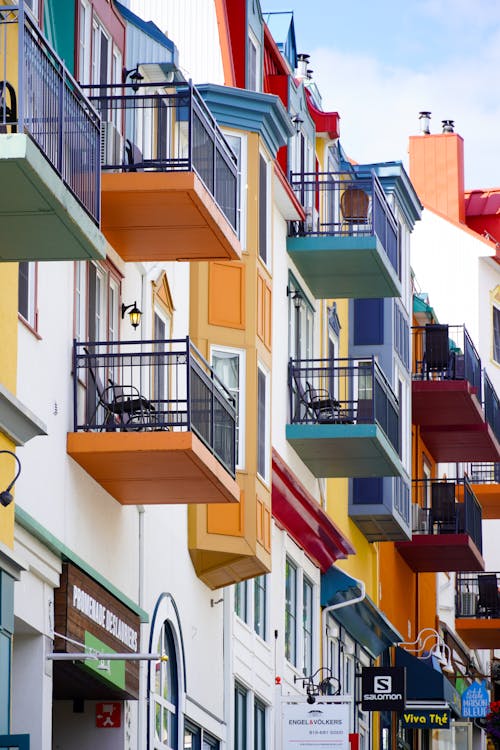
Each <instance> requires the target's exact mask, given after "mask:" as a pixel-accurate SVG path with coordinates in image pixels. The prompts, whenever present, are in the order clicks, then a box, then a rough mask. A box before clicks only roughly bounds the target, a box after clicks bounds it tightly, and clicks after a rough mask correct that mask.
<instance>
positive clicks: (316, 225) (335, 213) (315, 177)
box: [289, 172, 400, 274]
mask: <svg viewBox="0 0 500 750" xmlns="http://www.w3.org/2000/svg"><path fill="white" fill-rule="evenodd" d="M290 183H291V185H292V188H293V190H294V191H295V194H296V196H297V197H298V199H299V200H300V202H301V204H302V206H304V208H305V209H306V215H307V218H306V221H291V222H289V235H290V236H302V237H303V236H317V237H321V236H333V237H371V236H374V235H375V236H376V237H378V239H379V241H380V244H381V246H382V248H383V249H384V251H385V253H386V255H387V257H388V258H389V261H390V262H391V265H392V267H393V268H394V270H395V271H396V273H398V274H399V272H400V260H399V245H398V225H397V222H396V219H395V217H394V214H393V211H392V209H391V207H390V205H389V203H388V201H387V198H386V197H385V193H384V190H383V188H382V185H381V184H380V180H379V179H378V177H377V176H376V174H375V173H374V172H372V173H371V175H370V176H369V177H363V178H354V177H353V175H352V174H350V173H348V172H306V173H303V174H302V173H294V172H292V174H291V175H290Z"/></svg>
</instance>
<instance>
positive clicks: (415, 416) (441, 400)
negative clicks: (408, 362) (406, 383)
mask: <svg viewBox="0 0 500 750" xmlns="http://www.w3.org/2000/svg"><path fill="white" fill-rule="evenodd" d="M411 394H412V420H413V423H414V424H419V425H420V426H421V427H430V426H436V427H439V426H443V425H444V426H446V427H451V426H454V425H475V424H477V425H480V424H482V423H483V422H484V413H483V409H482V406H481V403H480V401H479V399H478V397H477V394H476V389H475V388H473V387H472V386H471V384H470V383H469V381H468V380H413V381H412V387H411Z"/></svg>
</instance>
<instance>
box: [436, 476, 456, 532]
mask: <svg viewBox="0 0 500 750" xmlns="http://www.w3.org/2000/svg"><path fill="white" fill-rule="evenodd" d="M458 505H461V503H457V502H456V501H455V482H446V481H443V482H433V483H432V486H431V513H430V521H431V523H430V527H431V533H434V534H456V533H458V529H457V525H458V521H459V514H458V509H457V506H458Z"/></svg>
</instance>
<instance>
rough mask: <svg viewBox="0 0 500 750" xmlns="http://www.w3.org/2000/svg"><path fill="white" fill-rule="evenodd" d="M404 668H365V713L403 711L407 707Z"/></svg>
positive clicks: (363, 682) (362, 681) (363, 696)
mask: <svg viewBox="0 0 500 750" xmlns="http://www.w3.org/2000/svg"><path fill="white" fill-rule="evenodd" d="M405 693H406V690H405V669H404V667H363V671H362V674H361V707H362V709H363V711H402V710H403V708H404V706H405V697H406V696H405Z"/></svg>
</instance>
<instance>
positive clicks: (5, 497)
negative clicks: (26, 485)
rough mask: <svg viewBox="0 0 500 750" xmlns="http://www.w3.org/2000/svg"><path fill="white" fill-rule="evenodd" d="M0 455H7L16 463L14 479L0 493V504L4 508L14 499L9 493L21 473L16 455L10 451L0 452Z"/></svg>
mask: <svg viewBox="0 0 500 750" xmlns="http://www.w3.org/2000/svg"><path fill="white" fill-rule="evenodd" d="M0 453H8V454H9V456H12V457H13V458H15V460H16V463H17V471H16V475H15V477H14V479H13V480H12V482H11V483H10V484H9V486H8V487H7V488H6V489H5V490H4V491H3V492H0V503H1V504H2V505H3V507H4V508H6V507H7V506H8V505H10V504H11V502H12V501H13V499H14V498H13V497H12V495H11V492H10V491H11V489H12V487H13V486H14V483H15V482H16V480H17V478H18V476H19V474H20V473H21V462H20V461H19V459H18V457H17V456H16V454H15V453H13V452H12V451H0Z"/></svg>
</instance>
